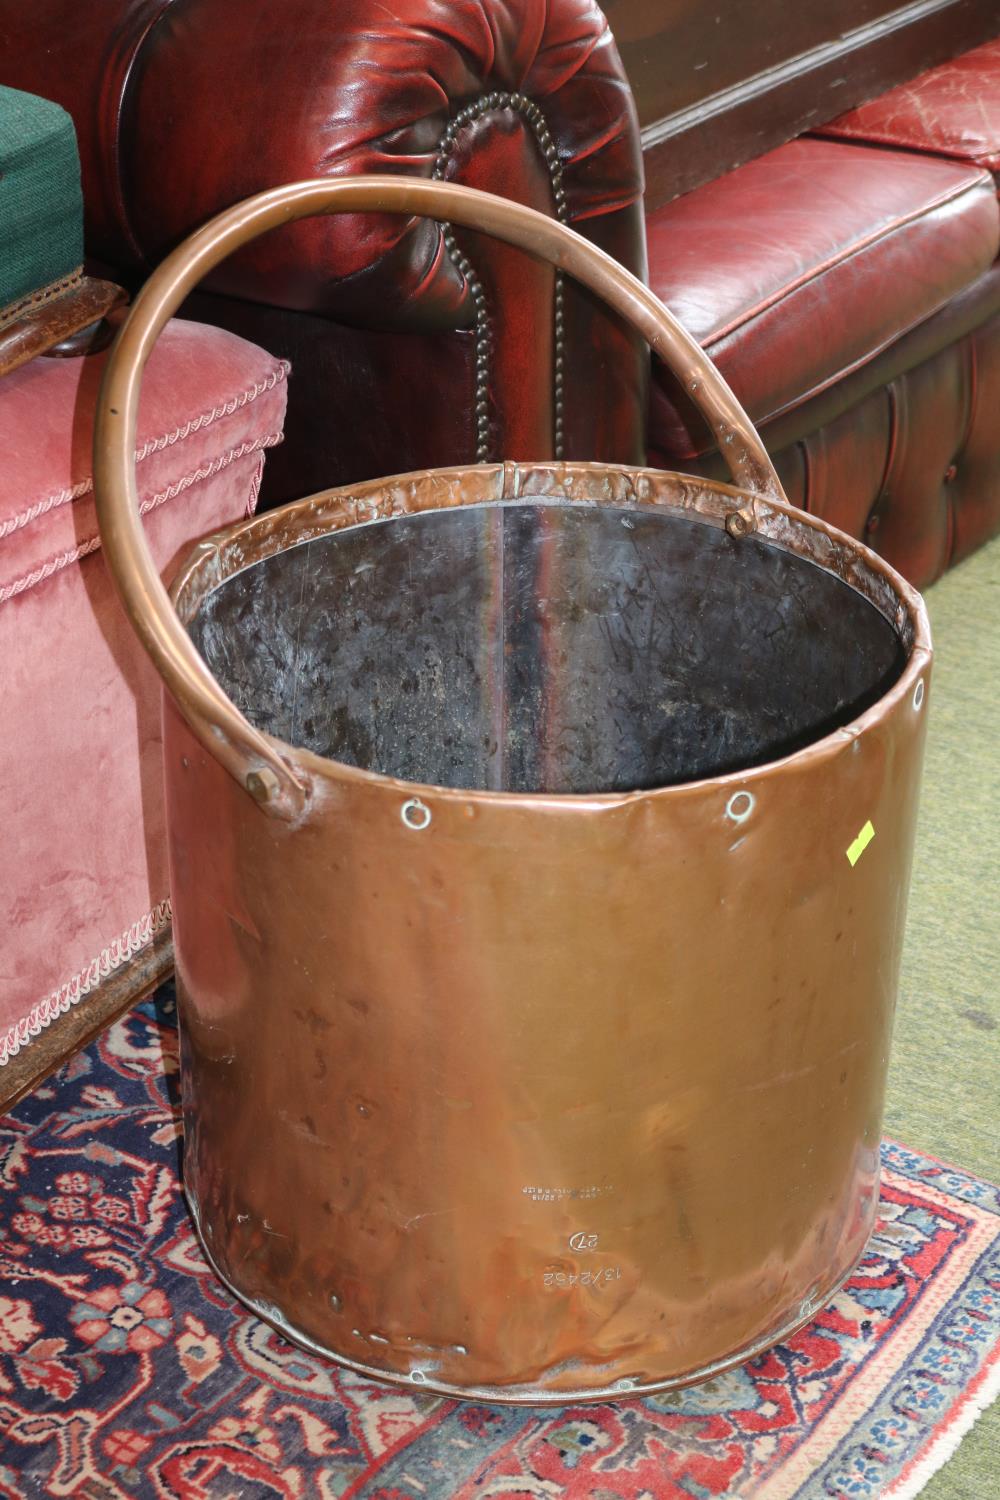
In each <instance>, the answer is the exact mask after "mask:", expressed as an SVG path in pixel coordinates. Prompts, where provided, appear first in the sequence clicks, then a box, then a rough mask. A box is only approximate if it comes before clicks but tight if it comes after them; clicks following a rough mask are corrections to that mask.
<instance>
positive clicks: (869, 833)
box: [847, 818, 875, 866]
mask: <svg viewBox="0 0 1000 1500" xmlns="http://www.w3.org/2000/svg"><path fill="white" fill-rule="evenodd" d="M874 837H875V829H874V828H873V827H872V820H871V818H869V819H868V822H867V823H866V824H865V826H864V828H862V830H861V832H860V833H859V834H858V836H857V838H856V839H855V840H854V843H853V844H848V846H847V858H848V859H849V860H850V862H851V865H852V866H853V865H856V864H857V862H858V860H859V859H860V858H861V856H862V854H864V852H865V850H866V849H867V848H868V845H869V844H870V843H871V841H872V839H873V838H874Z"/></svg>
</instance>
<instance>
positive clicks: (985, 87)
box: [822, 39, 1000, 177]
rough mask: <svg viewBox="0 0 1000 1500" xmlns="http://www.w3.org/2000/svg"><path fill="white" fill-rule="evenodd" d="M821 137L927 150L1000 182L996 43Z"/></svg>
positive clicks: (894, 92)
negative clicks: (981, 171)
mask: <svg viewBox="0 0 1000 1500" xmlns="http://www.w3.org/2000/svg"><path fill="white" fill-rule="evenodd" d="M822 133H823V135H826V136H833V137H835V138H837V139H838V140H848V141H867V142H870V143H871V144H872V145H878V146H897V147H900V148H905V149H906V150H910V151H930V152H933V153H935V154H936V155H939V156H950V157H953V158H954V159H955V160H956V161H964V162H969V163H970V164H971V165H973V166H977V167H985V168H986V169H987V171H989V172H992V173H993V174H994V176H997V177H1000V39H998V40H996V41H993V42H987V43H986V44H985V46H982V47H976V48H974V50H973V51H972V52H965V53H963V54H962V56H961V57H955V58H953V59H952V60H951V62H946V63H942V64H941V66H940V67H937V68H931V69H930V70H929V71H928V72H926V73H921V74H920V76H919V77H917V78H914V79H912V80H911V81H910V82H909V83H904V84H902V85H901V86H900V87H899V88H896V89H890V91H889V93H887V94H881V95H880V96H879V97H878V98H877V99H872V100H870V101H869V103H867V104H862V105H861V106H860V108H858V109H852V110H851V111H850V112H849V113H848V114H846V115H840V116H839V118H837V119H836V120H831V121H830V123H829V125H824V126H823V131H822Z"/></svg>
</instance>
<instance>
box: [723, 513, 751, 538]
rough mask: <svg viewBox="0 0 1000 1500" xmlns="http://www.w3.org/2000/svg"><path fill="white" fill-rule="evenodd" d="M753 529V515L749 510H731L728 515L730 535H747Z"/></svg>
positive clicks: (727, 528) (727, 524)
mask: <svg viewBox="0 0 1000 1500" xmlns="http://www.w3.org/2000/svg"><path fill="white" fill-rule="evenodd" d="M753 529H754V523H753V516H752V515H751V513H750V511H749V510H746V509H743V510H731V511H730V512H729V514H728V516H727V517H726V530H727V531H728V532H729V535H730V536H746V535H747V534H748V533H749V532H751V531H753Z"/></svg>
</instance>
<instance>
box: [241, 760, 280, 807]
mask: <svg viewBox="0 0 1000 1500" xmlns="http://www.w3.org/2000/svg"><path fill="white" fill-rule="evenodd" d="M247 791H248V792H249V793H250V795H251V797H252V798H253V800H254V801H255V802H259V803H261V805H263V804H264V803H265V802H270V801H271V799H272V797H274V796H276V795H277V793H278V791H279V787H278V778H277V776H275V774H274V772H273V771H272V770H271V768H270V766H264V767H262V769H261V770H259V771H250V772H248V773H247Z"/></svg>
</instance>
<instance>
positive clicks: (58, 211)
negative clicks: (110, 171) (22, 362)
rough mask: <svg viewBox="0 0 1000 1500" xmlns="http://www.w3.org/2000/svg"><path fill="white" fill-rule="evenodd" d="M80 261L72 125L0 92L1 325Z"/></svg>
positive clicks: (43, 104) (31, 99) (36, 103)
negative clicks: (12, 312) (32, 297)
mask: <svg viewBox="0 0 1000 1500" xmlns="http://www.w3.org/2000/svg"><path fill="white" fill-rule="evenodd" d="M82 260H83V197H82V194H81V192H80V156H79V152H78V151H77V145H76V131H75V130H74V128H73V121H72V120H71V119H70V117H69V115H68V114H67V113H66V111H65V110H64V109H61V108H60V106H59V105H58V104H52V103H51V102H50V101H49V100H48V99H39V98H37V97H36V96H35V95H34V94H23V93H21V92H20V91H19V90H17V89H7V88H0V322H2V321H3V320H4V318H5V316H8V317H9V316H10V314H11V310H12V308H13V307H16V306H17V305H18V304H20V303H22V302H24V301H25V299H27V298H30V297H31V296H32V295H33V294H35V293H38V292H41V291H43V290H44V289H46V288H49V287H51V286H52V285H53V283H59V282H61V281H64V280H65V278H67V277H69V276H72V275H73V274H74V273H75V272H77V271H79V269H80V265H81V262H82Z"/></svg>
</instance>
